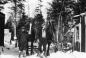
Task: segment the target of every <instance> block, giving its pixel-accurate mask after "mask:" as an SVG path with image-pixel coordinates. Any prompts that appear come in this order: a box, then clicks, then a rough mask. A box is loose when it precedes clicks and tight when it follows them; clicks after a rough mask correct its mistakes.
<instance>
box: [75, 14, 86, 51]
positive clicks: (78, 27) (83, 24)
mask: <svg viewBox="0 0 86 58" xmlns="http://www.w3.org/2000/svg"><path fill="white" fill-rule="evenodd" d="M74 18H77V19H74V21H76V24H75V26H74V30H75V38H74V43H77V42H78V43H77V44H76V46H77V47H76V48H78V51H80V52H86V13H81V14H80V15H75V16H74Z"/></svg>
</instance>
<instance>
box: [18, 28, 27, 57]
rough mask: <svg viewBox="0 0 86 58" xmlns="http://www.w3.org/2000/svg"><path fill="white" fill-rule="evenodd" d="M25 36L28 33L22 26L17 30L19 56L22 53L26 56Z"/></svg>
mask: <svg viewBox="0 0 86 58" xmlns="http://www.w3.org/2000/svg"><path fill="white" fill-rule="evenodd" d="M27 36H28V33H27V32H26V31H25V27H22V28H21V29H20V30H19V31H18V36H17V37H18V45H19V50H20V52H19V57H20V56H21V55H22V54H23V56H26V50H27V44H28V41H27Z"/></svg>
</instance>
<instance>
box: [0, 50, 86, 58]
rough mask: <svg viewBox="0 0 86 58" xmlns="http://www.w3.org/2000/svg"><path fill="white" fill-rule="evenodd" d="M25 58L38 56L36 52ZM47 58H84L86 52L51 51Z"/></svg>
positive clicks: (5, 57)
mask: <svg viewBox="0 0 86 58" xmlns="http://www.w3.org/2000/svg"><path fill="white" fill-rule="evenodd" d="M7 57H9V58H18V56H14V55H1V56H0V58H7ZM26 58H40V57H38V56H37V54H35V55H32V56H27V57H26ZM47 58H86V53H84V52H77V51H74V52H72V53H69V52H66V53H64V52H61V51H58V52H56V53H51V54H50V56H48V57H47Z"/></svg>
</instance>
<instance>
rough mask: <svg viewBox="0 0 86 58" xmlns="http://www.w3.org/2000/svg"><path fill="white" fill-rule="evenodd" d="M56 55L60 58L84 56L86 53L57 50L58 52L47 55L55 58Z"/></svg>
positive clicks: (80, 57)
mask: <svg viewBox="0 0 86 58" xmlns="http://www.w3.org/2000/svg"><path fill="white" fill-rule="evenodd" d="M57 57H60V58H85V57H86V53H84V52H77V51H74V52H72V53H69V52H66V53H64V52H61V51H58V52H56V53H52V54H51V55H50V56H48V58H57Z"/></svg>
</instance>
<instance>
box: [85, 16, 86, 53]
mask: <svg viewBox="0 0 86 58" xmlns="http://www.w3.org/2000/svg"><path fill="white" fill-rule="evenodd" d="M85 52H86V15H85Z"/></svg>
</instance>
